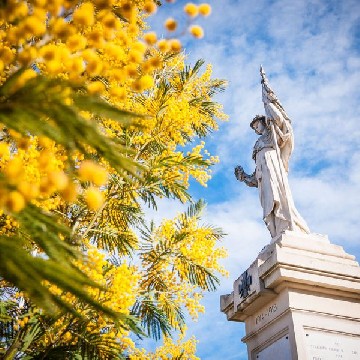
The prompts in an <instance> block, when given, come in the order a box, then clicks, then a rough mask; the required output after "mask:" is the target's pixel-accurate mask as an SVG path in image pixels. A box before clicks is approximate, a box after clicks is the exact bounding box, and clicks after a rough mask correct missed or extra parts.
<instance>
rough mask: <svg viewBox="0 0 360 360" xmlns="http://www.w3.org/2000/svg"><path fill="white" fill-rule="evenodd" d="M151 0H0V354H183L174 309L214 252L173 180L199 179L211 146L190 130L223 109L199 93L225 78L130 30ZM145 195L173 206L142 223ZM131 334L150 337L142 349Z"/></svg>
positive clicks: (208, 267)
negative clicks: (156, 341)
mask: <svg viewBox="0 0 360 360" xmlns="http://www.w3.org/2000/svg"><path fill="white" fill-rule="evenodd" d="M157 5H160V4H156V3H155V2H152V1H142V0H138V1H135V0H133V1H121V0H119V1H116V0H96V1H87V2H86V1H70V0H68V1H67V0H52V1H42V0H34V1H17V0H12V1H6V2H3V3H2V4H1V5H0V38H1V45H0V72H1V79H0V82H1V86H0V123H1V136H0V182H1V188H0V189H1V190H0V208H1V210H0V212H1V216H0V226H1V235H0V249H1V252H0V275H1V280H0V281H1V282H0V284H1V287H0V325H1V326H0V353H1V354H2V356H3V358H4V359H12V358H24V359H27V358H28V359H30V358H31V359H45V358H49V359H57V358H59V359H60V358H61V359H64V358H65V359H81V358H99V359H110V358H111V359H112V358H122V357H125V356H127V357H129V358H131V359H147V358H149V359H152V358H154V359H155V358H156V359H158V358H164V357H165V358H166V357H171V358H176V357H177V358H180V357H181V356H182V357H184V358H187V359H191V358H194V359H195V358H196V356H195V350H196V346H195V342H196V341H195V339H193V338H192V339H190V340H184V335H185V330H186V326H185V321H184V311H187V312H188V313H189V314H190V315H191V316H192V317H193V318H196V317H197V316H198V313H199V312H203V311H204V309H203V306H202V305H201V304H200V300H201V298H202V296H203V293H204V291H208V290H214V289H215V287H216V284H217V283H218V278H217V276H218V275H219V274H221V275H224V274H225V273H226V271H225V270H224V269H223V268H222V266H221V265H220V264H219V260H220V259H221V258H223V257H225V255H226V254H225V250H224V249H223V248H221V247H219V246H218V241H219V240H220V239H221V237H222V232H221V230H219V229H217V228H215V227H212V226H209V225H203V224H201V219H200V214H201V211H202V209H203V207H204V202H203V201H197V202H196V201H193V200H192V198H191V196H190V193H189V184H190V179H195V180H196V181H198V182H199V183H200V184H202V185H204V186H205V185H206V182H207V181H208V179H209V178H210V168H211V166H212V165H213V164H215V163H216V162H217V161H218V160H217V158H216V157H214V156H211V155H210V154H209V153H208V151H207V150H206V149H205V142H204V141H203V139H204V138H205V137H206V135H207V134H208V133H209V132H211V131H213V130H216V129H217V127H218V123H217V121H218V120H219V119H224V118H225V116H224V114H223V113H222V111H221V107H220V105H219V104H217V103H215V102H213V101H212V97H213V95H214V94H215V93H216V92H218V91H221V90H222V89H223V88H224V85H225V83H224V81H222V80H217V79H212V78H211V66H210V65H208V66H207V67H206V69H205V71H201V67H202V65H203V61H198V62H197V63H196V64H195V65H194V66H193V67H190V66H187V65H185V56H184V53H182V52H181V43H180V41H179V39H175V38H173V39H170V38H164V39H160V40H158V39H157V36H156V34H155V33H153V32H145V30H144V29H145V20H146V17H147V16H148V15H149V14H151V13H154V12H155V11H156V7H157ZM168 6H169V5H168ZM184 10H185V12H186V13H187V14H188V15H189V17H192V18H195V16H196V15H197V14H198V13H200V14H201V15H205V16H206V15H208V14H209V12H210V7H209V6H208V5H207V4H201V5H200V6H197V5H194V4H187V5H186V6H185V9H184ZM165 26H166V28H167V30H168V31H169V32H170V33H171V31H172V30H175V28H176V26H177V23H176V21H175V20H173V19H168V21H167V22H166V25H165ZM189 30H190V32H191V33H192V34H193V35H194V36H195V37H201V36H202V29H201V28H200V27H199V26H197V25H192V26H191V28H190V29H189ZM161 198H169V199H174V200H177V201H179V202H182V203H188V204H189V207H188V210H187V211H185V212H184V213H182V214H179V215H178V216H177V217H176V218H175V219H164V220H163V222H162V223H161V224H159V225H155V224H153V223H152V222H151V221H150V219H147V218H146V217H145V215H144V211H143V210H144V208H145V207H148V206H150V207H152V208H154V209H156V206H157V202H158V201H159V199H161ZM174 330H175V331H176V330H178V331H180V334H181V336H180V339H179V340H178V341H177V342H175V343H174V341H173V340H172V339H171V334H172V333H173V331H174ZM136 335H137V336H140V337H143V336H153V337H155V338H160V337H161V336H162V335H163V336H165V340H164V345H163V346H162V347H159V348H158V349H157V350H156V353H154V354H152V353H147V352H146V351H145V350H142V349H141V341H140V342H136V345H135V342H134V336H136ZM139 344H140V345H139Z"/></svg>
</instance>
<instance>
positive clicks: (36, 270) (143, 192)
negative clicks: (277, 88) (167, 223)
mask: <svg viewBox="0 0 360 360" xmlns="http://www.w3.org/2000/svg"><path fill="white" fill-rule="evenodd" d="M202 63H203V62H202V61H199V62H198V63H197V64H196V65H195V66H194V67H193V68H190V67H186V68H185V69H184V70H182V71H177V72H176V73H173V74H172V76H173V77H177V78H178V79H180V82H179V83H177V85H176V84H175V83H172V82H170V81H167V80H166V79H162V80H160V81H159V82H158V83H157V86H156V89H155V90H154V91H151V92H149V93H148V94H147V95H146V96H139V95H136V96H135V98H136V100H137V101H139V102H140V103H141V102H143V103H144V104H145V103H146V105H147V109H149V112H151V115H149V116H155V118H156V119H157V121H156V125H155V127H154V128H153V129H152V130H151V135H152V136H151V137H150V139H149V140H147V141H146V142H145V143H143V144H141V145H139V144H136V143H134V142H133V138H134V137H135V136H139V135H141V134H143V132H144V131H145V130H144V129H143V128H142V127H140V126H138V125H136V124H135V123H134V121H133V120H132V118H135V117H136V115H134V114H132V113H130V112H127V111H122V110H119V109H118V108H116V107H114V106H111V105H109V103H107V102H106V101H104V100H102V99H101V98H99V97H93V96H89V95H86V94H85V92H84V91H83V89H81V88H76V87H73V86H71V85H70V84H68V83H66V82H62V81H58V80H49V79H47V78H45V77H42V76H37V77H36V78H35V79H32V80H29V81H28V82H27V83H26V85H25V86H24V87H20V88H16V86H15V87H14V84H16V81H17V79H18V77H19V76H21V71H20V72H18V73H15V74H14V75H13V76H12V77H11V78H9V79H8V81H7V82H6V83H5V84H4V85H3V86H2V87H0V121H1V122H2V123H3V124H4V125H6V128H8V129H14V130H16V131H18V132H20V133H22V134H26V135H28V134H32V135H45V136H47V137H49V138H51V139H53V140H54V141H55V142H56V143H57V144H60V145H61V146H62V147H63V148H64V149H65V152H66V153H67V154H68V160H67V171H68V172H69V173H73V174H76V163H74V162H73V160H72V153H73V151H75V150H76V151H77V152H80V153H82V154H84V156H85V157H86V158H93V159H95V160H100V159H102V160H103V161H105V162H107V164H109V166H111V168H112V173H111V177H110V179H109V181H108V183H107V185H106V186H105V187H103V189H102V191H103V193H104V194H105V197H106V200H105V203H104V204H103V206H102V207H101V208H100V209H98V210H97V211H90V210H89V209H88V208H87V207H86V206H85V205H84V203H83V202H82V199H80V201H79V202H78V203H76V204H72V205H66V206H63V207H62V208H59V209H58V211H57V212H56V213H54V212H51V213H50V212H47V211H44V210H42V209H41V208H40V207H38V206H35V205H28V206H26V207H25V209H24V210H22V211H21V212H19V213H13V214H11V215H12V216H13V217H14V218H15V219H16V220H17V222H18V224H19V226H18V228H17V230H14V231H13V232H12V233H11V234H7V235H0V247H1V249H2V251H1V252H0V274H1V275H2V276H3V278H4V279H6V280H7V281H8V282H10V283H11V284H12V285H13V286H16V287H17V288H19V289H21V290H24V291H25V292H26V294H27V295H28V296H30V298H31V299H32V301H34V302H35V303H36V304H38V305H39V306H40V307H41V308H42V309H44V310H46V313H44V314H32V315H31V316H30V320H29V322H28V323H27V324H26V326H23V327H21V329H20V330H16V331H14V329H15V327H14V326H16V323H14V321H13V320H11V321H10V319H9V318H12V311H15V310H14V309H16V308H17V306H18V304H12V303H6V302H2V303H0V311H1V312H0V316H1V318H0V324H2V326H3V328H2V329H3V339H6V341H5V342H3V345H4V346H5V348H6V349H7V350H6V351H5V353H4V356H5V358H6V359H10V358H11V357H13V356H15V358H16V356H18V357H19V358H24V359H27V358H32V359H47V358H49V359H57V358H61V356H63V357H62V358H69V359H78V358H79V359H80V358H83V359H112V358H121V356H123V355H122V353H123V348H122V347H121V345H120V344H119V342H117V341H114V340H112V339H110V338H107V337H106V336H105V335H106V333H107V332H108V331H109V330H110V329H109V328H106V327H101V328H100V330H101V331H99V332H97V333H94V332H92V331H89V329H88V328H87V325H88V324H89V323H90V320H91V319H92V318H94V317H96V314H97V313H101V314H104V315H105V316H107V318H108V319H111V321H112V325H111V326H112V327H117V328H121V327H123V328H126V329H130V330H131V331H132V332H133V333H135V334H138V335H144V333H145V334H146V335H150V336H153V337H155V338H156V339H158V338H160V337H161V335H162V334H165V335H170V334H171V330H172V329H174V328H181V327H182V326H183V325H184V313H183V308H182V305H183V304H181V303H179V301H178V296H179V295H178V294H177V293H176V292H175V291H174V290H172V289H171V288H170V286H169V282H168V280H167V279H166V278H164V276H163V272H162V270H161V269H166V271H168V272H170V273H173V274H174V279H176V281H178V282H184V283H186V284H190V285H191V286H193V287H194V288H199V289H203V290H210V291H211V290H214V289H215V287H216V285H217V284H218V279H217V277H216V276H215V275H214V271H213V270H210V269H208V268H207V267H206V266H205V265H204V264H203V263H201V262H199V261H197V260H196V259H194V258H192V257H191V256H188V255H185V254H184V253H183V252H182V251H181V250H180V248H181V246H182V245H184V244H186V243H187V242H188V241H189V239H190V238H191V236H192V235H193V234H191V232H190V231H189V230H188V227H189V224H190V222H191V221H192V220H193V219H196V220H197V221H198V220H199V219H200V213H201V211H202V209H203V207H204V203H203V202H201V201H199V202H196V203H194V204H192V205H191V206H190V207H189V209H188V211H187V212H185V213H184V214H182V215H181V216H180V217H179V218H178V220H177V223H176V229H175V231H174V232H173V234H172V235H171V236H170V237H167V238H161V237H159V236H158V230H157V228H156V227H155V226H152V225H151V226H150V227H146V226H145V215H144V213H143V211H142V206H143V205H144V204H145V205H149V206H152V207H154V208H156V202H157V200H158V198H159V197H166V198H173V199H179V200H181V201H182V202H185V201H188V200H191V196H190V194H189V193H188V186H187V185H186V184H185V183H184V182H183V180H182V178H181V176H179V174H180V175H181V174H182V173H183V172H185V171H188V172H191V171H192V170H195V169H200V168H203V169H207V168H208V167H209V166H210V165H211V164H212V162H211V161H210V160H206V159H204V158H203V157H202V156H200V155H197V154H195V155H194V154H192V153H189V154H187V155H185V154H183V155H182V156H179V153H175V152H173V153H170V154H169V151H168V150H169V146H168V144H167V139H166V137H164V136H163V134H166V131H167V129H166V127H164V122H165V121H164V116H166V111H167V106H168V105H167V102H168V101H169V99H171V98H174V97H177V96H180V95H182V94H183V93H185V92H187V91H188V88H189V87H190V84H191V82H192V81H193V80H194V79H196V76H197V74H198V72H199V69H200V68H201V65H202ZM223 85H224V83H223V82H222V81H209V82H208V83H207V85H206V91H205V92H204V94H203V95H202V96H197V97H194V96H195V95H191V94H190V95H187V96H189V98H188V103H189V106H190V107H194V108H196V109H197V111H198V113H199V114H200V117H201V119H203V122H200V123H198V124H197V125H195V124H193V125H192V126H193V130H194V135H192V137H193V136H195V135H196V136H198V137H203V136H206V135H207V134H208V133H209V132H210V131H211V130H212V129H213V128H214V126H213V124H212V121H214V122H215V119H214V118H215V117H216V115H217V109H218V107H217V104H215V103H212V102H211V101H209V98H208V96H212V95H213V93H214V92H216V91H221V89H222V87H223ZM69 99H70V100H71V101H69ZM83 110H86V111H90V112H91V113H92V116H93V118H94V119H95V120H96V121H88V120H86V119H85V118H83V117H82V116H81V111H83ZM202 117H203V118H202ZM106 118H111V119H112V121H116V122H117V123H118V124H120V125H121V128H122V129H123V131H121V132H119V133H118V134H117V136H115V137H112V138H109V137H107V136H105V135H104V133H103V130H104V128H106V127H107V126H108V124H107V123H106V121H103V119H106ZM141 120H142V121H143V123H144V121H145V122H146V118H144V117H142V118H141ZM99 125H100V126H102V127H100V126H99ZM147 131H149V130H147ZM179 131H180V133H181V136H182V137H183V138H184V139H185V141H190V140H191V136H189V135H188V134H187V133H185V132H182V130H181V129H179ZM176 174H177V175H176ZM165 179H166V180H165ZM82 185H83V186H84V187H85V188H86V186H87V184H82ZM9 186H10V187H11V184H10V185H9ZM202 229H207V230H208V232H207V233H208V235H207V236H209V237H210V238H213V239H220V238H221V237H222V235H223V234H222V233H221V231H220V230H218V229H213V228H211V227H207V226H202ZM136 231H138V232H140V233H141V234H142V240H141V241H140V242H139V241H138V239H137V235H136ZM84 239H89V240H90V243H92V244H95V245H96V247H97V248H98V249H104V250H105V251H107V252H109V253H111V254H112V255H113V260H111V261H110V262H112V263H113V264H114V266H121V264H122V262H123V258H124V255H125V256H126V257H128V256H130V257H132V256H135V257H136V256H138V258H139V261H140V263H141V266H142V267H143V272H142V275H143V277H142V279H141V280H140V281H139V293H138V298H137V300H136V302H135V303H134V305H133V307H132V311H131V316H127V315H124V314H122V313H116V312H114V311H113V310H111V309H109V308H107V307H106V306H105V305H104V304H103V303H101V301H99V300H98V299H97V298H96V297H95V298H94V297H93V296H90V295H89V293H88V291H87V290H88V289H90V288H92V289H99V291H100V292H101V291H102V290H105V289H104V285H103V286H100V285H99V284H97V283H96V282H94V281H93V280H91V279H90V278H89V277H88V276H87V275H85V273H84V272H82V271H81V270H79V268H78V267H77V266H75V265H74V261H77V260H79V259H80V260H81V259H82V257H83V254H82V253H81V249H82V248H83V241H84ZM84 248H86V247H84ZM34 249H36V251H34ZM134 249H138V250H136V251H134ZM19 269H21V271H19ZM103 270H104V274H105V273H106V271H107V270H106V269H105V268H104V269H103ZM48 284H52V285H56V287H57V288H58V289H60V290H61V291H60V295H59V293H58V292H56V293H54V292H53V291H52V290H50V289H49V287H48ZM64 294H71V295H72V296H73V297H74V299H76V306H74V305H75V304H69V303H68V302H67V301H66V300H64V298H63V296H62V295H64ZM0 298H1V297H0ZM1 306H2V308H1ZM1 309H2V310H1ZM79 309H81V311H79ZM1 314H2V315H1ZM49 314H52V317H49ZM66 314H67V315H66ZM56 315H58V317H57V316H56ZM54 316H55V317H54ZM61 316H63V318H61ZM59 318H61V319H63V321H64V323H66V324H67V325H66V328H65V329H63V330H62V332H61V333H59V334H57V335H58V337H57V338H56V339H54V340H53V341H50V342H48V343H46V344H43V345H41V346H40V345H38V346H34V344H42V342H43V341H44V337H45V335H46V334H47V333H48V332H49V331H50V332H51V331H54V329H55V328H56V327H54V326H55V325H54V324H55V321H56V319H59ZM137 321H138V322H137ZM138 324H141V325H142V328H143V331H144V333H143V332H142V331H141V330H140V329H139V327H138ZM65 333H69V334H70V335H71V337H72V339H76V340H74V341H73V342H68V343H66V341H63V340H62V339H63V336H65ZM70 335H69V336H70ZM1 341H3V340H1Z"/></svg>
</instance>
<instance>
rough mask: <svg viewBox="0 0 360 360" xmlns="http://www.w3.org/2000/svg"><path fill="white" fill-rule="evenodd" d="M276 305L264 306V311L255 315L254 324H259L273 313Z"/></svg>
mask: <svg viewBox="0 0 360 360" xmlns="http://www.w3.org/2000/svg"><path fill="white" fill-rule="evenodd" d="M277 309H278V307H277V305H276V304H273V305H271V306H269V307H268V308H266V310H265V311H263V312H262V313H261V314H259V315H258V316H256V318H255V324H256V325H257V324H259V323H261V322H262V321H264V320H266V319H267V318H268V317H269V316H270V315H272V314H274V313H275V312H276V311H277Z"/></svg>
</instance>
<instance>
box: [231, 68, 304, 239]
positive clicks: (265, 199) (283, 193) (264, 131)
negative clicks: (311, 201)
mask: <svg viewBox="0 0 360 360" xmlns="http://www.w3.org/2000/svg"><path fill="white" fill-rule="evenodd" d="M260 74H261V84H262V99H263V103H264V108H265V114H266V115H257V116H255V117H254V119H253V120H252V121H251V123H250V127H251V128H252V129H254V131H255V132H256V134H258V135H259V138H258V139H257V141H256V143H255V145H254V149H253V156H252V157H253V159H254V161H255V165H256V167H255V171H254V173H253V174H252V175H248V174H246V173H245V172H244V170H243V169H242V167H240V166H238V167H236V168H235V176H236V178H237V179H238V180H239V181H242V182H244V183H245V184H246V185H248V186H254V187H255V186H256V187H257V188H258V189H259V196H260V203H261V206H262V208H263V219H264V222H265V224H266V226H267V228H268V229H269V231H270V233H271V236H272V238H276V237H278V236H279V235H280V234H282V233H283V232H284V231H285V230H291V231H297V232H304V233H309V228H308V227H307V225H306V222H305V221H304V219H303V218H302V217H301V216H300V214H299V213H298V211H297V210H296V208H295V205H294V201H293V198H292V195H291V191H290V187H289V182H288V163H289V158H290V155H291V152H292V150H293V146H294V137H293V130H292V126H291V121H290V119H289V117H288V116H287V114H286V112H285V110H284V108H283V106H282V105H281V103H280V101H279V100H278V98H277V97H276V95H275V93H274V92H273V90H272V89H271V88H270V85H269V82H268V80H267V78H266V76H265V72H264V70H263V68H262V67H261V68H260Z"/></svg>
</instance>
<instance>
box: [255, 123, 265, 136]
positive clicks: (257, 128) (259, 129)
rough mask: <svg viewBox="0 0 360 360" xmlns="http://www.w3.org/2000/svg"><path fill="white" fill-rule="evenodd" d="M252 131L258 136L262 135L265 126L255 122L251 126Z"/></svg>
mask: <svg viewBox="0 0 360 360" xmlns="http://www.w3.org/2000/svg"><path fill="white" fill-rule="evenodd" d="M253 127H254V130H255V132H256V133H257V134H258V135H262V134H263V133H264V131H265V126H264V124H263V122H262V121H256V122H255V123H254V124H253Z"/></svg>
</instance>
